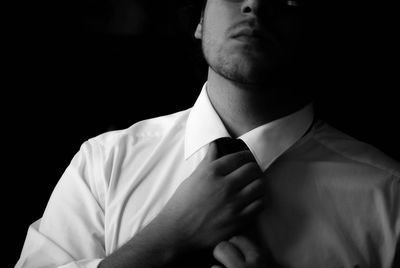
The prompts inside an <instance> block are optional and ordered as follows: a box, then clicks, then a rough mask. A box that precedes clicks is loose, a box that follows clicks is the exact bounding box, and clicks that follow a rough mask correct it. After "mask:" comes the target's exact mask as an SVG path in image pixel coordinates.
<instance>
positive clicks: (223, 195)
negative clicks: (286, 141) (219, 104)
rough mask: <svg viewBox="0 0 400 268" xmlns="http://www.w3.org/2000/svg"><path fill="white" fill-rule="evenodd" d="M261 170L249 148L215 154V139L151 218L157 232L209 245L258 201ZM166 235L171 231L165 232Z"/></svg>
mask: <svg viewBox="0 0 400 268" xmlns="http://www.w3.org/2000/svg"><path fill="white" fill-rule="evenodd" d="M261 175H262V172H261V170H260V168H259V167H258V165H257V163H256V162H255V161H254V158H253V156H252V154H251V152H249V151H243V152H238V153H233V154H229V155H225V156H223V157H221V158H218V159H217V148H216V144H215V143H212V144H211V145H210V148H209V151H208V153H207V155H206V156H205V158H204V159H203V160H202V162H201V163H200V165H199V166H198V167H197V169H196V170H195V171H194V172H193V173H192V174H191V175H190V176H189V177H188V178H187V179H186V180H185V181H184V182H183V183H182V184H181V185H180V186H179V187H178V189H177V191H176V192H175V193H174V195H173V196H172V198H171V199H170V200H169V201H168V203H167V204H166V206H165V207H164V209H163V210H162V211H161V213H160V214H159V215H158V216H157V217H156V218H155V220H154V221H155V222H156V223H158V224H157V226H158V228H157V232H162V233H169V234H171V235H173V236H174V238H173V239H176V240H175V241H176V243H178V244H180V245H181V246H183V247H185V248H191V249H201V248H207V247H214V246H215V245H216V244H217V243H218V242H220V241H222V240H224V239H228V238H229V237H232V235H234V234H235V233H237V232H238V230H239V229H240V228H241V227H242V226H243V225H244V224H245V223H247V221H248V220H249V219H251V218H252V217H253V216H255V215H256V214H257V213H258V212H259V211H260V208H261V207H262V197H263V195H264V192H265V189H264V186H263V182H262V180H261V179H260V176H261ZM170 237H171V236H170Z"/></svg>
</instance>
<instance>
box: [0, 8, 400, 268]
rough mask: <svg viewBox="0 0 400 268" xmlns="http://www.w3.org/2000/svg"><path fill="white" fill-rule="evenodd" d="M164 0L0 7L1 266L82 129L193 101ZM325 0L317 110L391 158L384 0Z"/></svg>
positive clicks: (14, 252)
mask: <svg viewBox="0 0 400 268" xmlns="http://www.w3.org/2000/svg"><path fill="white" fill-rule="evenodd" d="M176 2H178V1H177V0H175V1H170V0H169V1H139V0H118V1H105V0H103V1H96V0H83V1H81V2H79V3H77V2H76V3H74V2H67V1H63V2H57V3H43V2H42V3H32V2H30V3H24V4H22V3H16V6H13V7H10V8H9V9H8V10H9V11H10V12H9V14H8V15H10V18H7V22H6V24H5V26H6V28H7V31H8V32H7V34H9V36H7V37H6V38H5V40H4V42H3V43H4V44H5V45H6V48H4V49H3V52H4V56H5V57H4V58H5V60H4V61H3V65H4V67H5V68H4V70H3V76H4V80H3V81H4V82H5V83H4V85H3V87H2V88H3V90H2V91H3V92H4V93H3V94H2V103H3V105H2V118H3V120H2V123H3V131H2V132H3V134H5V138H4V146H3V156H5V157H4V158H3V159H4V160H3V163H4V165H3V170H4V172H3V174H5V175H4V177H3V180H4V182H5V183H4V184H3V185H4V186H3V197H5V201H4V202H3V210H4V214H3V223H5V224H6V225H7V227H6V229H4V230H6V231H8V230H11V231H10V232H9V235H7V240H8V243H7V246H8V249H7V251H9V252H10V255H8V257H9V261H10V264H9V265H8V263H7V260H6V265H5V266H4V267H6V266H7V267H8V266H10V267H12V266H13V265H15V263H16V261H17V259H18V256H19V254H20V251H21V248H22V245H23V241H24V238H25V235H26V231H27V228H28V226H29V224H30V223H32V222H33V221H35V220H36V219H38V218H40V217H41V215H42V213H43V210H44V208H45V205H46V203H47V200H48V198H49V196H50V194H51V191H52V189H53V188H54V186H55V184H56V183H57V181H58V179H59V178H60V176H61V175H62V173H63V172H64V170H65V168H66V167H67V165H68V164H69V162H70V160H71V158H72V157H73V155H74V154H75V153H76V152H77V150H78V149H79V147H80V145H81V144H82V143H83V142H84V141H85V140H87V139H88V138H91V137H93V136H96V135H98V134H101V133H103V132H105V131H108V130H114V129H121V128H126V127H129V126H130V125H132V124H133V123H135V122H137V121H139V120H142V119H146V118H151V117H154V116H159V115H164V114H169V113H173V112H177V111H180V110H182V109H187V108H190V107H191V106H192V105H193V103H194V101H195V100H196V98H197V95H198V93H199V92H200V89H201V86H202V84H203V82H204V81H205V80H204V79H205V77H204V72H201V71H198V66H199V63H198V62H197V58H196V57H194V56H193V53H194V51H195V46H194V43H193V40H192V38H191V37H190V36H189V35H186V33H185V32H184V31H183V29H182V27H181V24H179V21H178V20H177V15H176V14H177V13H176V7H175V5H174V4H175V3H176ZM330 2H332V1H330ZM348 2H352V3H348ZM330 5H331V7H330V8H329V9H325V10H324V11H323V12H326V14H323V16H321V17H324V18H325V20H324V22H325V23H327V26H326V28H322V30H321V39H323V40H325V45H326V47H325V48H324V49H325V50H326V60H324V64H323V65H322V66H321V68H320V70H322V71H321V73H323V77H320V79H319V80H321V83H320V88H319V90H318V93H319V94H318V97H317V101H316V109H317V112H318V113H319V115H320V117H322V118H325V119H326V120H327V121H328V122H329V123H331V124H332V125H333V126H335V127H338V128H339V129H341V130H342V131H344V132H346V133H348V134H350V135H352V136H354V137H357V138H358V139H360V140H362V141H365V142H368V143H371V144H373V145H375V146H376V147H378V148H380V149H381V150H383V151H384V152H385V153H387V154H388V155H390V156H392V157H393V158H395V159H397V160H399V159H400V150H399V148H400V141H399V137H400V130H399V128H398V125H399V112H398V110H399V108H398V106H399V104H398V103H399V101H398V97H397V94H396V93H397V91H398V88H399V85H398V82H397V79H398V67H397V65H398V61H397V59H398V57H397V55H396V53H397V51H396V50H397V47H398V46H397V45H395V44H394V39H395V33H396V29H395V28H396V27H395V24H394V21H393V18H395V15H394V14H393V13H394V7H393V6H391V4H387V3H386V4H385V3H384V2H379V3H377V1H363V2H362V3H360V2H357V1H337V2H334V3H333V2H332V3H330ZM321 12H322V11H321ZM132 14H133V15H132ZM316 23H321V22H318V21H316ZM132 25H133V26H132ZM200 66H201V67H204V66H203V65H202V64H201V62H200ZM4 149H5V150H4Z"/></svg>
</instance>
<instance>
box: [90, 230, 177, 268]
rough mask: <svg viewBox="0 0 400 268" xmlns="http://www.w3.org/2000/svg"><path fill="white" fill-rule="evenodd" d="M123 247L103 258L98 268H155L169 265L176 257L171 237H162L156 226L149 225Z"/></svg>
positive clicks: (174, 244)
mask: <svg viewBox="0 0 400 268" xmlns="http://www.w3.org/2000/svg"><path fill="white" fill-rule="evenodd" d="M150 225H151V226H147V227H146V228H145V229H143V230H142V231H141V232H140V233H138V234H137V235H135V236H134V237H133V238H132V239H131V240H129V241H128V242H127V243H126V244H125V245H124V246H122V247H121V248H119V249H118V250H116V251H115V252H113V253H112V254H111V255H109V256H108V257H107V258H105V259H104V260H103V261H102V262H101V263H100V264H99V266H98V267H99V268H125V267H126V268H142V267H143V268H156V267H163V266H165V265H167V264H168V263H170V262H171V261H172V260H174V259H175V258H176V256H177V255H178V251H179V250H178V248H179V245H177V244H176V243H175V242H174V239H173V237H172V238H171V237H163V235H162V234H160V232H159V231H158V230H157V226H154V225H157V224H150Z"/></svg>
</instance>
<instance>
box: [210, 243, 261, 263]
mask: <svg viewBox="0 0 400 268" xmlns="http://www.w3.org/2000/svg"><path fill="white" fill-rule="evenodd" d="M214 257H215V258H216V259H217V260H218V261H219V262H221V263H222V264H223V265H224V266H225V267H226V268H266V263H265V260H264V258H263V256H262V254H261V252H260V250H259V249H258V248H257V246H256V245H254V244H253V243H252V242H251V241H250V240H249V239H247V238H246V237H245V236H235V237H233V238H231V239H230V240H229V241H222V242H220V243H219V244H218V245H217V246H216V247H215V249H214ZM212 268H222V267H221V266H213V267H212Z"/></svg>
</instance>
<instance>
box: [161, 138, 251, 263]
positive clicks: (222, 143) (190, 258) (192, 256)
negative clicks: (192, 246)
mask: <svg viewBox="0 0 400 268" xmlns="http://www.w3.org/2000/svg"><path fill="white" fill-rule="evenodd" d="M215 142H216V145H217V152H218V156H217V158H220V157H222V156H224V155H227V154H231V153H234V152H239V151H245V150H249V148H248V147H247V145H246V144H245V143H244V141H242V140H240V139H232V138H229V137H224V138H219V139H217V140H215ZM213 250H214V249H213V248H209V249H204V250H201V251H200V250H199V251H194V252H189V253H185V255H184V256H181V257H180V258H179V259H178V260H176V261H175V262H174V263H172V264H171V265H170V266H168V267H171V268H172V267H174V268H177V267H183V268H210V267H212V266H213V265H220V264H219V263H218V261H217V260H216V259H215V258H214V256H213Z"/></svg>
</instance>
